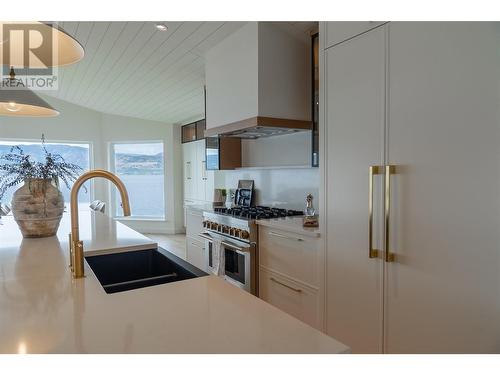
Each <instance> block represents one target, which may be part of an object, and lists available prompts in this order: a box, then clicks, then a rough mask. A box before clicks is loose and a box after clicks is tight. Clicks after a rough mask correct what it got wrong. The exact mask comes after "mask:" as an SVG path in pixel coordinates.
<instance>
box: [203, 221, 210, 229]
mask: <svg viewBox="0 0 500 375" xmlns="http://www.w3.org/2000/svg"><path fill="white" fill-rule="evenodd" d="M209 227H210V221H208V220H203V228H209Z"/></svg>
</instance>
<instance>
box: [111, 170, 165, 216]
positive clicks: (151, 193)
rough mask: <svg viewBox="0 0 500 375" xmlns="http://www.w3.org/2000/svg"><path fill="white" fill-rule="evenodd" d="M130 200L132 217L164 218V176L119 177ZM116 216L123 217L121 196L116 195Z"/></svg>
mask: <svg viewBox="0 0 500 375" xmlns="http://www.w3.org/2000/svg"><path fill="white" fill-rule="evenodd" d="M119 177H120V178H121V180H122V181H123V183H124V184H125V187H126V188H127V191H128V195H129V198H130V208H131V211H132V216H150V217H164V211H165V199H164V195H165V194H164V187H163V186H164V185H163V180H164V177H163V175H119ZM115 196H116V203H117V204H116V207H117V210H116V215H117V216H121V215H122V211H121V207H120V194H118V192H117V193H116V195H115Z"/></svg>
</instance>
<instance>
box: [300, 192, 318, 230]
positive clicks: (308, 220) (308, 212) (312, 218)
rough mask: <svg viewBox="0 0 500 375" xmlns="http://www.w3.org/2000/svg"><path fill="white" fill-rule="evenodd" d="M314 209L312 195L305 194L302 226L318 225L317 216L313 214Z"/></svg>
mask: <svg viewBox="0 0 500 375" xmlns="http://www.w3.org/2000/svg"><path fill="white" fill-rule="evenodd" d="M315 213H316V210H315V209H314V207H313V196H312V194H307V197H306V209H305V210H304V218H303V225H304V227H317V226H319V223H318V217H317V216H316V215H315Z"/></svg>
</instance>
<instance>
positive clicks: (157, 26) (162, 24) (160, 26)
mask: <svg viewBox="0 0 500 375" xmlns="http://www.w3.org/2000/svg"><path fill="white" fill-rule="evenodd" d="M155 27H156V28H157V29H158V30H160V31H167V30H168V26H167V25H165V24H164V23H157V24H156V25H155Z"/></svg>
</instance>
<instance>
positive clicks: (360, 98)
mask: <svg viewBox="0 0 500 375" xmlns="http://www.w3.org/2000/svg"><path fill="white" fill-rule="evenodd" d="M337 26H338V25H337ZM337 26H336V27H337ZM325 29H328V26H327V25H326V24H325V23H322V24H321V26H320V37H321V38H322V59H321V64H322V67H321V69H322V70H321V71H322V73H323V75H322V84H323V88H322V90H323V98H322V108H323V117H322V128H321V131H323V134H322V137H323V141H324V143H323V145H322V147H323V155H325V157H324V159H323V160H324V165H323V176H324V195H323V196H324V202H323V204H324V209H325V211H326V217H324V221H323V229H324V233H325V236H324V237H325V238H326V240H325V242H326V243H325V251H326V259H327V262H326V263H327V264H326V270H327V292H326V294H327V295H326V298H327V306H326V307H327V308H326V310H327V311H326V314H327V322H326V325H327V332H328V333H329V334H330V335H332V336H334V337H336V338H337V339H339V340H340V341H342V342H344V343H345V344H347V345H348V346H350V347H351V348H352V350H353V352H355V353H356V352H357V353H362V352H368V353H464V352H465V353H489V352H497V353H498V352H500V111H499V104H500V94H499V90H500V54H498V45H500V24H498V23H442V22H435V23H420V22H411V23H404V22H401V23H388V24H384V25H381V26H378V27H375V28H373V29H371V30H369V31H366V32H364V33H361V34H359V35H356V36H354V35H353V36H352V37H347V38H345V41H342V42H336V43H335V44H329V42H328V40H329V38H330V39H331V38H332V37H331V36H330V37H329V38H326V37H325V35H326V34H325ZM333 29H334V28H331V27H330V30H333ZM322 31H323V34H322ZM321 35H322V36H321ZM370 166H373V167H374V168H372V170H371V171H372V172H373V175H372V178H369V177H370V175H369V170H370V169H369V168H370ZM370 193H371V194H370ZM370 203H372V205H370ZM370 206H371V208H370ZM370 211H371V212H372V215H371V216H370ZM370 228H371V230H370ZM370 232H371V234H372V235H371V236H370ZM387 255H390V257H389V256H387ZM392 257H393V258H392Z"/></svg>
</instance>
